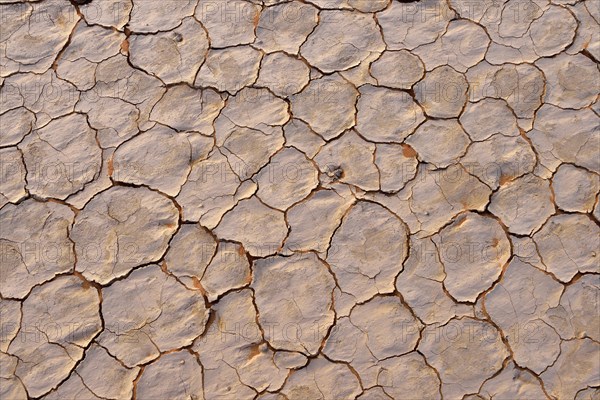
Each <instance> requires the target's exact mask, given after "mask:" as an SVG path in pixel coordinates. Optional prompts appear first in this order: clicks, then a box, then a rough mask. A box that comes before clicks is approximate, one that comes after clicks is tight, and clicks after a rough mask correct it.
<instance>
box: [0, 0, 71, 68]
mask: <svg viewBox="0 0 600 400" xmlns="http://www.w3.org/2000/svg"><path fill="white" fill-rule="evenodd" d="M2 9H3V11H2V14H3V15H5V16H7V17H8V19H10V20H12V21H11V23H9V24H8V27H7V29H6V31H4V30H3V32H2V41H3V43H2V55H3V57H2V58H5V59H4V60H2V64H3V68H2V69H3V73H2V75H3V76H5V72H4V70H7V72H9V74H10V73H14V72H19V71H20V72H34V73H37V74H41V73H44V72H45V71H47V70H48V69H49V68H50V67H51V66H52V63H53V62H54V60H55V59H56V57H57V55H59V53H60V52H61V50H62V48H63V47H64V45H65V44H66V43H67V42H68V40H69V36H70V34H71V32H72V30H73V28H74V27H75V25H76V24H77V22H78V21H79V16H78V15H77V11H76V9H75V7H74V6H73V5H72V4H71V3H70V2H68V1H65V0H48V1H44V2H42V3H39V4H35V6H30V5H28V7H26V8H25V7H23V5H19V4H12V5H2ZM5 35H6V36H5Z"/></svg>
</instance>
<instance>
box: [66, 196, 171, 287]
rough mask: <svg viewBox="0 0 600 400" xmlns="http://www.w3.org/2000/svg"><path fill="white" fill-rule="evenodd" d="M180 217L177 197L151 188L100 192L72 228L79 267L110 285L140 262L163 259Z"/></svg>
mask: <svg viewBox="0 0 600 400" xmlns="http://www.w3.org/2000/svg"><path fill="white" fill-rule="evenodd" d="M178 218H179V213H178V211H177V208H176V207H175V205H174V204H173V202H172V201H171V200H169V199H168V198H167V197H165V196H164V195H161V194H159V193H156V192H154V191H151V190H149V189H146V188H132V187H124V186H115V187H112V188H110V189H108V190H106V191H104V192H102V193H100V194H98V195H97V196H95V197H94V198H93V199H92V200H91V201H90V202H89V203H88V204H87V205H86V206H85V208H84V209H83V210H81V212H79V214H78V215H77V217H76V218H75V223H74V225H73V228H72V230H71V234H70V237H71V239H72V240H73V242H74V243H75V253H76V254H77V266H76V269H77V271H79V272H81V273H82V274H83V276H85V277H86V278H87V279H89V280H92V281H94V282H98V283H100V284H102V285H105V284H108V283H109V282H111V281H113V280H115V279H117V278H120V277H122V276H125V275H127V274H128V273H129V271H131V270H132V269H133V268H135V267H137V266H138V265H142V264H146V263H149V262H153V261H158V260H159V259H160V258H161V257H162V255H163V254H164V252H165V250H166V249H167V246H168V243H169V240H170V239H171V236H173V234H174V233H175V231H176V229H177V221H178Z"/></svg>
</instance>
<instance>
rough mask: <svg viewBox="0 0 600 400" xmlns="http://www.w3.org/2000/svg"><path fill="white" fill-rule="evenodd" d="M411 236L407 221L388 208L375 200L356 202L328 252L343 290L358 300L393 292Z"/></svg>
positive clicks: (328, 258) (328, 257)
mask: <svg viewBox="0 0 600 400" xmlns="http://www.w3.org/2000/svg"><path fill="white" fill-rule="evenodd" d="M359 227H360V228H359ZM407 236H408V232H407V229H406V227H405V225H404V223H403V222H402V221H401V220H400V219H399V218H398V217H397V216H395V215H394V214H392V213H391V212H389V211H388V210H387V209H385V208H384V207H382V206H380V205H378V204H375V203H371V202H358V203H357V204H356V205H354V206H353V207H352V209H351V210H350V211H349V212H348V213H347V214H346V216H345V217H344V219H343V221H342V224H341V226H340V227H339V228H338V229H337V230H336V232H335V234H334V236H333V238H332V240H331V246H330V249H329V251H328V254H327V262H328V263H329V265H330V266H331V269H332V271H333V273H334V274H335V275H336V277H337V282H338V284H339V286H340V289H341V290H342V291H344V292H346V293H349V294H351V295H353V296H355V297H356V301H357V302H362V301H365V300H368V299H370V298H371V297H373V296H374V295H375V294H377V293H391V292H393V291H394V283H395V282H394V280H395V278H396V275H398V273H399V272H400V271H402V262H403V261H404V259H405V258H406V255H407V253H408V248H407V247H408V246H407Z"/></svg>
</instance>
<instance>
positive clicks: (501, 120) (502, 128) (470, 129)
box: [460, 98, 519, 142]
mask: <svg viewBox="0 0 600 400" xmlns="http://www.w3.org/2000/svg"><path fill="white" fill-rule="evenodd" d="M460 123H461V125H462V126H463V128H464V129H465V131H466V132H467V134H469V136H470V137H471V140H473V141H477V142H480V141H483V140H486V139H488V138H489V137H490V136H492V135H494V134H496V133H501V134H503V135H505V136H519V126H518V125H517V118H516V117H515V115H514V113H513V111H512V110H511V109H510V107H509V106H508V104H506V102H505V101H504V100H498V99H490V98H485V99H483V100H481V101H478V102H476V103H467V105H466V107H465V109H464V111H463V112H462V114H461V116H460Z"/></svg>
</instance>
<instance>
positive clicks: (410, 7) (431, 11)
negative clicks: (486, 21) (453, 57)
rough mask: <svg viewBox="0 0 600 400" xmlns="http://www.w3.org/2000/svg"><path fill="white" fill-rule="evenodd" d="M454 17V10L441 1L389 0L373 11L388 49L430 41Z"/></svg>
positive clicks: (405, 47)
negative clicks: (382, 7)
mask: <svg viewBox="0 0 600 400" xmlns="http://www.w3.org/2000/svg"><path fill="white" fill-rule="evenodd" d="M454 17H455V12H454V11H453V10H452V9H451V8H450V7H449V6H448V3H447V2H446V1H444V0H422V1H419V2H418V3H417V2H410V3H407V2H400V1H392V2H391V4H390V6H389V7H388V8H386V9H385V10H384V11H382V12H380V13H378V14H377V20H378V21H379V25H380V26H381V30H382V33H383V38H384V40H385V43H386V44H387V47H388V49H389V50H402V49H408V50H412V49H415V48H417V47H419V46H421V45H424V44H427V43H431V42H434V41H435V40H436V39H437V38H438V37H440V36H441V35H442V34H443V33H444V32H445V31H446V28H447V26H448V23H449V22H450V20H452V19H453V18H454Z"/></svg>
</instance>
